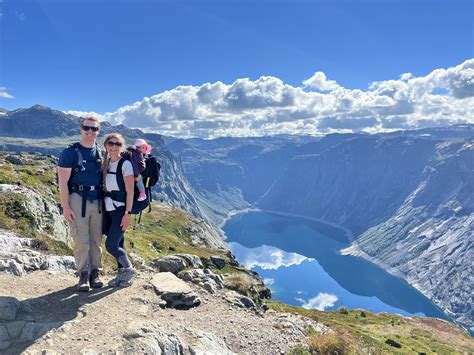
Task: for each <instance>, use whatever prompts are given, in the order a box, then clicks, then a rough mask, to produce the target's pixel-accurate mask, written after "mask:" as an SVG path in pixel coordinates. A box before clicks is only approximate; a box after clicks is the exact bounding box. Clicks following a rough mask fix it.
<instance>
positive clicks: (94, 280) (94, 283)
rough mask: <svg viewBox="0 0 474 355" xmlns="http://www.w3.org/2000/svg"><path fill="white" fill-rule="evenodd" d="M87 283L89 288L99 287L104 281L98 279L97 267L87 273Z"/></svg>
mask: <svg viewBox="0 0 474 355" xmlns="http://www.w3.org/2000/svg"><path fill="white" fill-rule="evenodd" d="M89 285H90V286H91V288H101V287H102V286H104V283H103V282H102V281H100V279H99V269H92V271H91V274H90V275H89Z"/></svg>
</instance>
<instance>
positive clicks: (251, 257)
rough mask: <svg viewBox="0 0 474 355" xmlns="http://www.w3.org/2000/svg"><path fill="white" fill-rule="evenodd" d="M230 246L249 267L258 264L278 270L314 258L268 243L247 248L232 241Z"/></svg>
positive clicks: (267, 268) (263, 267) (268, 268)
mask: <svg viewBox="0 0 474 355" xmlns="http://www.w3.org/2000/svg"><path fill="white" fill-rule="evenodd" d="M229 246H230V248H231V250H232V252H233V253H234V254H235V255H236V256H237V257H238V258H239V260H240V261H241V263H242V264H243V265H245V267H247V268H248V269H252V268H254V267H257V266H258V267H260V268H262V269H265V270H277V269H279V268H280V267H290V266H293V265H299V264H301V263H302V262H303V261H305V260H313V259H309V258H307V257H305V256H302V255H299V254H295V253H287V252H285V251H283V250H281V249H278V248H275V247H272V246H268V245H262V246H260V247H258V248H246V247H244V246H242V245H240V244H237V243H233V242H230V243H229Z"/></svg>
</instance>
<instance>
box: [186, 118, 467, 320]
mask: <svg viewBox="0 0 474 355" xmlns="http://www.w3.org/2000/svg"><path fill="white" fill-rule="evenodd" d="M473 132H474V125H458V126H453V127H444V128H433V129H424V130H419V131H405V132H393V133H389V134H378V135H337V134H336V135H329V136H326V137H324V138H322V139H319V138H313V139H307V140H306V139H304V140H301V141H298V140H296V141H293V140H291V139H277V138H275V140H274V141H271V140H270V139H269V138H268V137H267V138H262V139H252V140H250V139H243V140H241V141H239V140H233V141H226V142H225V144H224V145H219V144H218V142H217V141H213V142H206V143H199V142H195V141H192V142H188V141H185V142H184V143H183V144H188V143H189V144H188V147H187V148H186V149H182V150H181V153H182V155H183V161H184V163H183V164H184V167H185V172H186V175H187V176H188V178H189V180H190V181H191V184H192V186H193V188H194V189H195V190H196V191H198V194H199V196H200V198H202V199H203V200H206V198H207V199H209V198H212V199H213V200H212V201H213V202H214V203H215V205H214V206H213V208H214V209H215V210H217V209H218V207H219V205H220V206H221V209H222V210H225V211H228V210H230V209H232V206H237V208H239V207H240V208H242V206H245V205H246V204H247V205H254V206H256V207H260V208H262V209H268V210H273V211H278V212H283V213H290V214H298V215H305V216H308V217H313V218H318V219H323V220H326V221H328V222H333V223H336V224H340V225H343V226H344V227H347V228H349V229H351V230H352V232H353V234H354V236H355V237H357V238H358V239H359V240H358V243H359V244H358V246H359V248H356V247H354V248H353V249H351V252H352V253H354V254H357V255H359V256H362V257H365V258H367V259H370V260H372V261H374V262H376V263H378V264H379V265H381V266H383V267H386V268H387V269H388V270H389V271H391V272H392V273H394V274H396V275H399V276H401V277H403V278H405V279H406V280H407V281H408V282H409V283H411V284H412V285H414V286H415V287H416V288H418V289H419V290H420V291H421V292H423V293H424V294H425V295H427V296H428V297H429V298H431V299H432V300H434V301H435V302H436V303H437V304H438V305H439V306H440V307H441V308H442V309H443V310H445V311H446V312H447V313H448V314H451V315H452V316H453V318H454V319H457V320H459V321H460V322H462V323H464V324H468V325H470V326H472V324H473V322H474V315H473V314H472V298H471V296H470V292H471V290H472V288H473V287H472V286H473V279H472V275H473V272H472V267H471V266H470V261H471V260H472V259H473V255H472V254H473V252H472V239H473V230H474V226H473V224H472V206H473V195H472V191H474V188H473V186H472V184H473V183H474V175H473V172H472V169H473V167H474V162H473V160H472V137H473V136H474V133H473ZM195 155H198V156H202V157H204V160H206V159H212V158H214V159H215V158H216V157H218V162H219V163H218V164H219V166H218V167H216V168H215V169H214V170H216V171H217V170H222V169H227V168H228V167H231V168H230V169H229V170H228V171H227V173H226V172H223V171H219V173H213V175H212V186H219V188H220V189H222V190H224V191H225V192H226V193H228V194H229V193H231V192H232V193H233V195H235V196H240V197H241V200H240V202H241V204H240V206H239V205H238V204H231V203H228V200H227V201H225V203H222V204H220V201H219V200H218V199H215V198H214V196H215V195H214V194H213V193H211V192H209V191H208V190H206V189H207V185H206V183H208V177H207V176H206V174H204V173H203V172H202V171H200V170H199V169H197V168H196V167H195V166H194V165H193V164H192V163H190V157H192V156H195ZM209 171H213V169H209ZM231 171H233V172H234V174H235V175H237V177H238V178H236V177H235V176H232V179H229V178H227V176H228V175H229V173H230V172H231ZM196 181H198V182H199V184H198V185H195V182H196ZM240 182H242V183H240ZM199 202H200V200H199ZM234 208H235V207H234ZM218 217H219V216H218ZM220 217H222V216H220ZM446 285H447V286H446Z"/></svg>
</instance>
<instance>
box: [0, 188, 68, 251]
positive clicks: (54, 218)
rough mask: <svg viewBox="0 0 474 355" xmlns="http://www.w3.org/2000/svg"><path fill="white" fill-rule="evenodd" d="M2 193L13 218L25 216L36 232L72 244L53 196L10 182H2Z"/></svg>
mask: <svg viewBox="0 0 474 355" xmlns="http://www.w3.org/2000/svg"><path fill="white" fill-rule="evenodd" d="M0 195H3V196H4V197H3V200H4V201H7V203H8V206H6V213H7V214H9V215H10V216H11V217H12V218H14V217H15V216H16V215H18V216H25V217H26V218H27V219H28V221H29V222H30V225H31V228H32V229H33V230H34V231H35V232H37V233H40V234H44V235H47V236H48V237H49V238H51V239H54V240H57V241H60V242H63V243H64V244H66V245H71V242H72V240H71V237H70V235H69V228H68V226H67V223H66V221H65V219H64V218H63V217H62V216H61V215H60V213H59V209H58V207H57V205H56V204H55V203H54V202H52V201H54V200H53V199H52V196H48V198H46V197H44V196H42V195H40V194H38V193H37V192H34V191H33V190H31V189H28V188H26V187H22V186H17V185H8V184H0Z"/></svg>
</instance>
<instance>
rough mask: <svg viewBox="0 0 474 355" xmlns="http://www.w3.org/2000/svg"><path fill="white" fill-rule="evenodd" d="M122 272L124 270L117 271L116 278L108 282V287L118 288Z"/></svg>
mask: <svg viewBox="0 0 474 355" xmlns="http://www.w3.org/2000/svg"><path fill="white" fill-rule="evenodd" d="M123 270H125V269H124V268H120V269H118V270H117V276H115V278H114V279H112V280H110V281H109V282H108V285H109V286H110V287H118V286H119V284H120V281H121V278H122V274H123Z"/></svg>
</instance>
